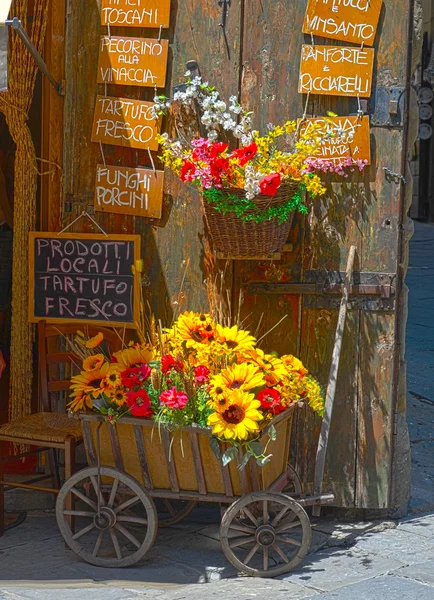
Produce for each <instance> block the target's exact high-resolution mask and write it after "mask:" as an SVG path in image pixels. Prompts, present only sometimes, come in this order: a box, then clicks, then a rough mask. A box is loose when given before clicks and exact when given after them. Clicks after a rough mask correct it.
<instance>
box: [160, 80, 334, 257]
mask: <svg viewBox="0 0 434 600" xmlns="http://www.w3.org/2000/svg"><path fill="white" fill-rule="evenodd" d="M186 76H187V77H188V79H187V83H186V86H185V91H178V92H176V93H175V95H174V98H173V100H169V99H168V98H167V97H165V96H156V97H155V99H154V101H155V105H154V109H153V110H154V115H155V117H161V115H163V114H167V113H170V114H171V115H172V116H173V117H174V120H175V124H176V127H175V129H176V131H177V138H176V139H170V138H169V135H168V134H167V133H164V134H162V135H159V136H158V141H159V143H160V145H161V149H162V152H161V157H160V158H161V159H162V161H163V163H164V165H165V166H166V167H168V168H170V169H171V170H172V171H174V172H175V173H176V174H177V175H178V176H179V177H180V178H181V180H182V181H184V182H189V183H191V184H194V185H196V186H198V187H199V189H200V190H201V192H202V199H203V205H204V209H205V217H206V221H207V225H208V229H209V232H210V234H211V237H212V239H213V243H214V247H215V249H216V250H217V251H219V252H222V253H224V254H225V255H228V256H235V257H246V258H248V257H249V256H256V255H267V254H270V253H273V252H280V251H281V250H282V249H283V246H284V245H285V243H286V241H287V239H288V234H289V230H290V228H291V224H292V221H293V217H294V213H295V212H302V213H307V206H306V203H305V196H306V194H305V192H307V193H308V194H309V195H310V196H311V197H315V196H319V195H322V194H324V193H325V191H326V190H325V187H324V185H323V184H322V181H321V178H320V176H319V175H318V173H317V172H316V171H317V170H318V169H317V166H318V165H317V163H313V162H311V161H310V160H309V159H311V158H312V157H315V156H316V155H318V154H319V152H320V149H321V145H322V143H323V138H322V137H321V135H320V134H319V127H320V126H319V125H318V126H316V125H314V124H313V125H312V126H310V127H309V128H308V131H306V132H304V133H303V132H300V131H298V129H299V128H298V127H297V122H296V121H287V122H286V123H284V124H283V125H277V126H274V125H272V124H269V125H268V131H267V132H266V133H265V134H264V135H261V134H260V133H259V131H256V130H254V129H253V127H252V114H253V113H251V112H248V111H246V110H245V109H244V108H243V107H242V106H241V105H240V104H239V102H238V101H237V98H236V97H235V96H232V97H231V98H230V100H229V103H226V102H224V101H223V100H222V99H221V98H220V94H219V92H218V91H217V90H216V89H215V88H213V87H210V86H209V84H208V83H203V82H202V79H201V78H200V77H195V78H194V79H193V80H192V79H191V78H190V74H189V73H188V72H187V73H186ZM180 107H181V109H180ZM182 108H184V109H185V110H184V111H183V110H182ZM192 113H193V114H195V116H196V118H197V119H198V121H199V125H198V127H197V128H196V131H195V136H193V137H192V138H191V136H188V135H185V131H186V130H187V129H188V127H187V126H186V123H185V122H184V123H183V122H182V119H185V121H186V120H187V119H190V120H191V114H192ZM198 129H199V130H200V133H198V131H197V130H198Z"/></svg>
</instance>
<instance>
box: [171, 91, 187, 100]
mask: <svg viewBox="0 0 434 600" xmlns="http://www.w3.org/2000/svg"><path fill="white" fill-rule="evenodd" d="M173 99H174V100H175V101H178V100H179V101H180V102H185V101H186V100H187V95H186V94H185V93H184V92H175V94H174V96H173Z"/></svg>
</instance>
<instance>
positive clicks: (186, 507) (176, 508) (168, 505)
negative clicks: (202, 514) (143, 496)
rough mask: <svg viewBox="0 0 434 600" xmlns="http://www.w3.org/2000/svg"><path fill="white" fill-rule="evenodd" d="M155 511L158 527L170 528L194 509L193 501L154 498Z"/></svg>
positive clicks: (194, 503)
mask: <svg viewBox="0 0 434 600" xmlns="http://www.w3.org/2000/svg"><path fill="white" fill-rule="evenodd" d="M154 503H155V508H156V509H157V516H158V527H170V525H175V523H179V522H180V521H183V520H184V519H186V518H187V517H188V515H189V514H190V513H191V512H192V510H194V509H195V508H196V504H197V502H194V501H193V500H171V499H169V498H154Z"/></svg>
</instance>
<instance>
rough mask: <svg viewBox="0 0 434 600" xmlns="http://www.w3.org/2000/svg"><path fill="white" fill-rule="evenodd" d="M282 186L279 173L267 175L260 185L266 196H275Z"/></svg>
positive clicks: (262, 192)
mask: <svg viewBox="0 0 434 600" xmlns="http://www.w3.org/2000/svg"><path fill="white" fill-rule="evenodd" d="M279 186H280V175H279V173H272V174H271V175H267V176H266V177H264V179H263V180H262V181H261V183H260V184H259V187H260V188H261V194H264V195H265V196H275V195H276V194H277V190H278V189H279Z"/></svg>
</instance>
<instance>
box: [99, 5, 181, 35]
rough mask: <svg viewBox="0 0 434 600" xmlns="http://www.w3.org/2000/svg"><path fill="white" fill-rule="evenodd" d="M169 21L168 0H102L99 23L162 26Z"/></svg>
mask: <svg viewBox="0 0 434 600" xmlns="http://www.w3.org/2000/svg"><path fill="white" fill-rule="evenodd" d="M169 22H170V0H102V3H101V24H102V25H115V26H119V27H121V26H122V27H163V28H165V29H167V28H168V27H169Z"/></svg>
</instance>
